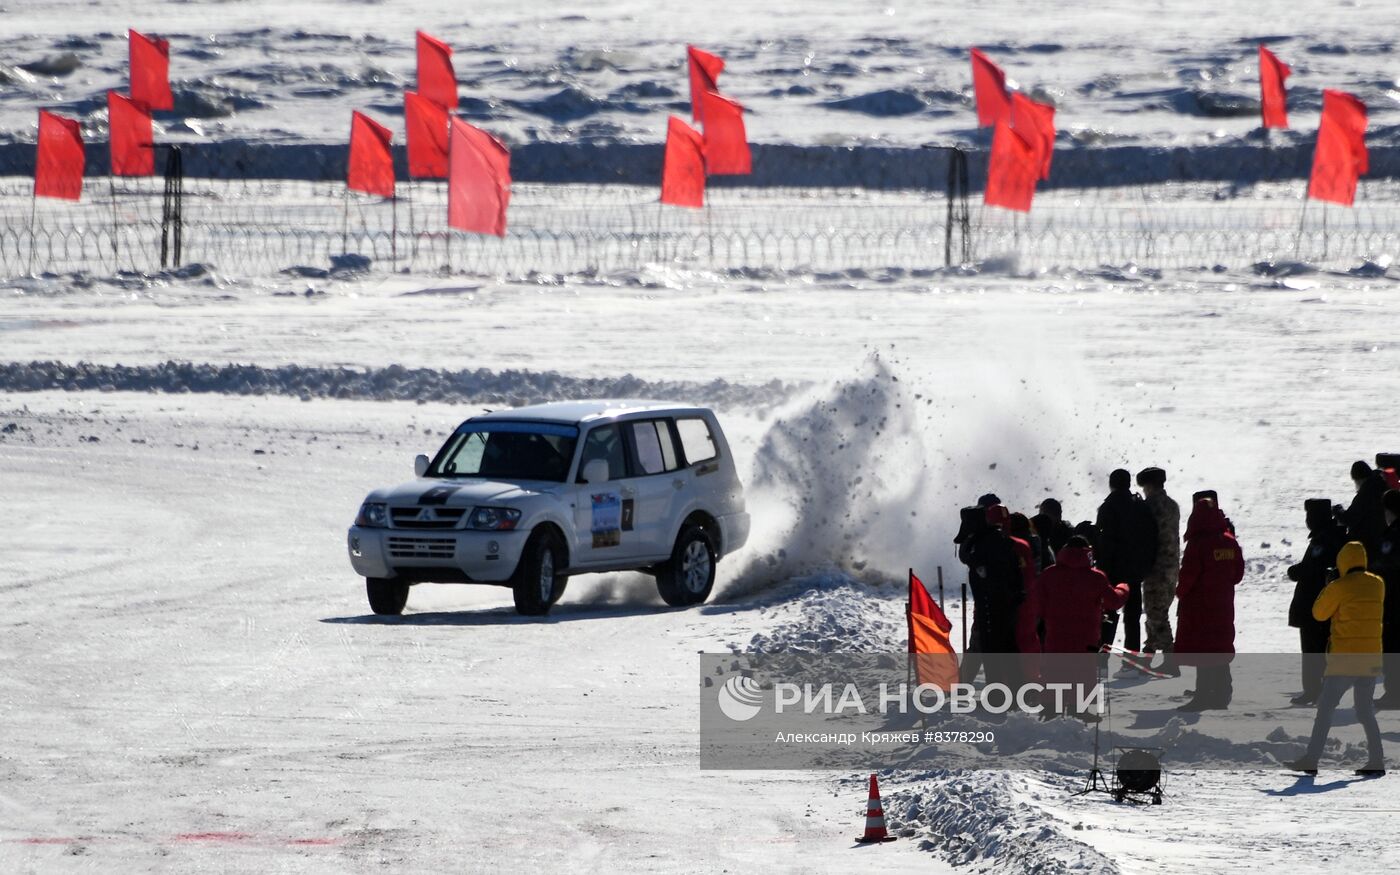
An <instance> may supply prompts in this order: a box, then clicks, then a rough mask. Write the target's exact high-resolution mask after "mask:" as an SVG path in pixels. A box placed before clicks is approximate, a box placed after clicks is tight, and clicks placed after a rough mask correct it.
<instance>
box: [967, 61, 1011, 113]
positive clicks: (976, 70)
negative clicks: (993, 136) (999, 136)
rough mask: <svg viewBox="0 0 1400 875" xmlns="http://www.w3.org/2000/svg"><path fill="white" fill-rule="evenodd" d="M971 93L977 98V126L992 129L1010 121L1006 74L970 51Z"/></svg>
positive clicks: (1009, 101)
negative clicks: (998, 123)
mask: <svg viewBox="0 0 1400 875" xmlns="http://www.w3.org/2000/svg"><path fill="white" fill-rule="evenodd" d="M972 91H973V94H974V95H975V96H976V98H977V126H978V127H980V128H990V127H994V126H995V125H996V124H997V122H1003V121H1010V120H1011V100H1010V98H1008V97H1007V95H1006V74H1005V73H1003V72H1002V70H1001V68H1000V67H998V66H997V65H996V64H994V63H992V59H991V58H989V57H987V56H986V55H984V54H982V51H981V49H973V50H972Z"/></svg>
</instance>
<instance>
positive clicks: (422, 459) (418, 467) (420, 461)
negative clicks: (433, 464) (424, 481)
mask: <svg viewBox="0 0 1400 875" xmlns="http://www.w3.org/2000/svg"><path fill="white" fill-rule="evenodd" d="M426 473H428V457H427V456H425V455H423V454H422V453H419V454H418V455H416V456H414V457H413V476H414V477H422V476H423V475H424V474H426Z"/></svg>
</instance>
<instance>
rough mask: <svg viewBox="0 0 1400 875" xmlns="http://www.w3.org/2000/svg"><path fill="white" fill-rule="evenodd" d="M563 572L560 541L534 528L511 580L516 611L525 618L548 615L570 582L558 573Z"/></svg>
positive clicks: (566, 576)
mask: <svg viewBox="0 0 1400 875" xmlns="http://www.w3.org/2000/svg"><path fill="white" fill-rule="evenodd" d="M563 569H564V549H563V545H562V544H561V543H560V541H559V538H558V537H557V536H556V535H555V534H554V533H553V532H551V531H550V530H548V529H536V530H535V532H534V533H533V534H531V535H530V540H528V541H526V542H525V549H524V550H523V551H522V552H521V554H520V562H519V563H518V564H517V565H516V566H515V575H514V576H513V577H511V581H510V585H511V594H512V595H514V596H515V612H516V613H517V614H521V615H522V616H526V617H541V616H544V615H545V614H547V613H549V609H550V608H551V607H553V606H554V603H555V602H557V601H559V597H560V596H562V595H563V594H564V587H565V585H567V584H568V582H569V577H568V575H566V574H563V573H561V572H562V571H563Z"/></svg>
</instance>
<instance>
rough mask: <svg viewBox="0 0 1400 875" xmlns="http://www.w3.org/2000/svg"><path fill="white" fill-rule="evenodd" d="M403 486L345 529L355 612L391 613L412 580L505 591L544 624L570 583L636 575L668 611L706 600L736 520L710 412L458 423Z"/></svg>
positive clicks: (540, 415) (673, 407)
mask: <svg viewBox="0 0 1400 875" xmlns="http://www.w3.org/2000/svg"><path fill="white" fill-rule="evenodd" d="M414 473H416V474H417V475H418V479H416V480H413V481H411V482H409V483H405V484H403V485H402V486H395V487H393V488H391V489H379V490H376V491H374V492H371V493H370V494H369V496H368V497H367V498H366V499H365V501H364V504H363V505H361V507H360V512H359V515H358V516H357V517H356V518H355V524H354V525H353V526H351V527H350V534H349V547H350V564H351V565H353V566H354V567H355V571H356V573H358V574H360V575H362V576H364V578H365V588H366V591H367V593H368V595H369V604H370V608H371V609H372V610H373V611H374V612H375V613H376V614H399V613H402V612H403V608H404V604H405V603H406V602H407V600H408V588H409V586H411V585H412V584H415V583H489V584H496V585H500V586H509V587H511V589H512V590H513V592H514V594H515V609H516V610H517V611H519V612H520V613H521V614H527V615H539V614H545V613H547V612H548V611H549V609H550V607H551V606H552V605H553V604H554V603H555V602H557V601H558V600H559V597H560V596H562V595H563V594H564V586H565V584H566V583H567V582H568V579H569V575H570V574H578V573H582V572H593V571H624V570H642V571H646V572H648V573H650V574H653V575H655V576H656V587H657V589H658V590H659V591H660V593H661V598H663V599H664V600H665V601H666V603H667V604H670V605H693V604H699V603H701V602H703V601H705V599H707V598H709V595H710V590H711V589H712V588H713V587H714V583H715V563H716V562H717V561H718V560H719V558H720V557H721V556H724V555H726V554H728V553H732V552H734V551H735V550H737V549H739V548H740V547H742V546H743V545H744V542H745V541H746V540H748V536H749V515H748V513H747V512H746V511H745V509H744V490H743V485H742V484H741V483H740V482H739V476H738V474H737V473H736V472H735V470H734V458H733V456H732V455H731V454H730V452H729V444H728V443H727V442H726V441H725V439H724V433H723V432H722V431H721V430H720V427H719V421H718V420H717V419H716V418H715V415H714V413H713V412H712V411H710V410H707V409H705V408H702V407H692V406H690V405H685V404H669V403H665V402H659V401H569V402H559V403H554V404H540V405H536V406H533V407H521V408H519V409H516V410H501V411H495V412H492V413H487V414H485V415H483V416H474V417H472V418H471V419H468V420H467V421H466V422H464V423H462V424H461V425H460V426H459V427H458V428H457V430H456V431H455V432H453V434H452V436H451V437H450V438H448V439H447V443H446V444H444V445H443V447H442V449H440V450H438V453H437V456H435V457H434V458H433V459H432V460H431V461H430V460H429V459H428V457H427V456H419V457H418V458H417V459H415V460H414Z"/></svg>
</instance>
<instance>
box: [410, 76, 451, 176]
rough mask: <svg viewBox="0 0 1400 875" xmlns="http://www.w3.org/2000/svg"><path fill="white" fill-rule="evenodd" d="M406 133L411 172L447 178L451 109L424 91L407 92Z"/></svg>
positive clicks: (415, 174) (411, 174)
mask: <svg viewBox="0 0 1400 875" xmlns="http://www.w3.org/2000/svg"><path fill="white" fill-rule="evenodd" d="M403 117H404V132H405V133H406V134H407V135H408V175H409V176H410V177H412V178H414V179H446V178H447V109H446V107H442V106H439V105H437V104H436V103H433V102H432V101H431V100H429V99H428V98H426V97H424V96H423V95H421V94H415V93H414V92H412V91H405V92H404V95H403Z"/></svg>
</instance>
